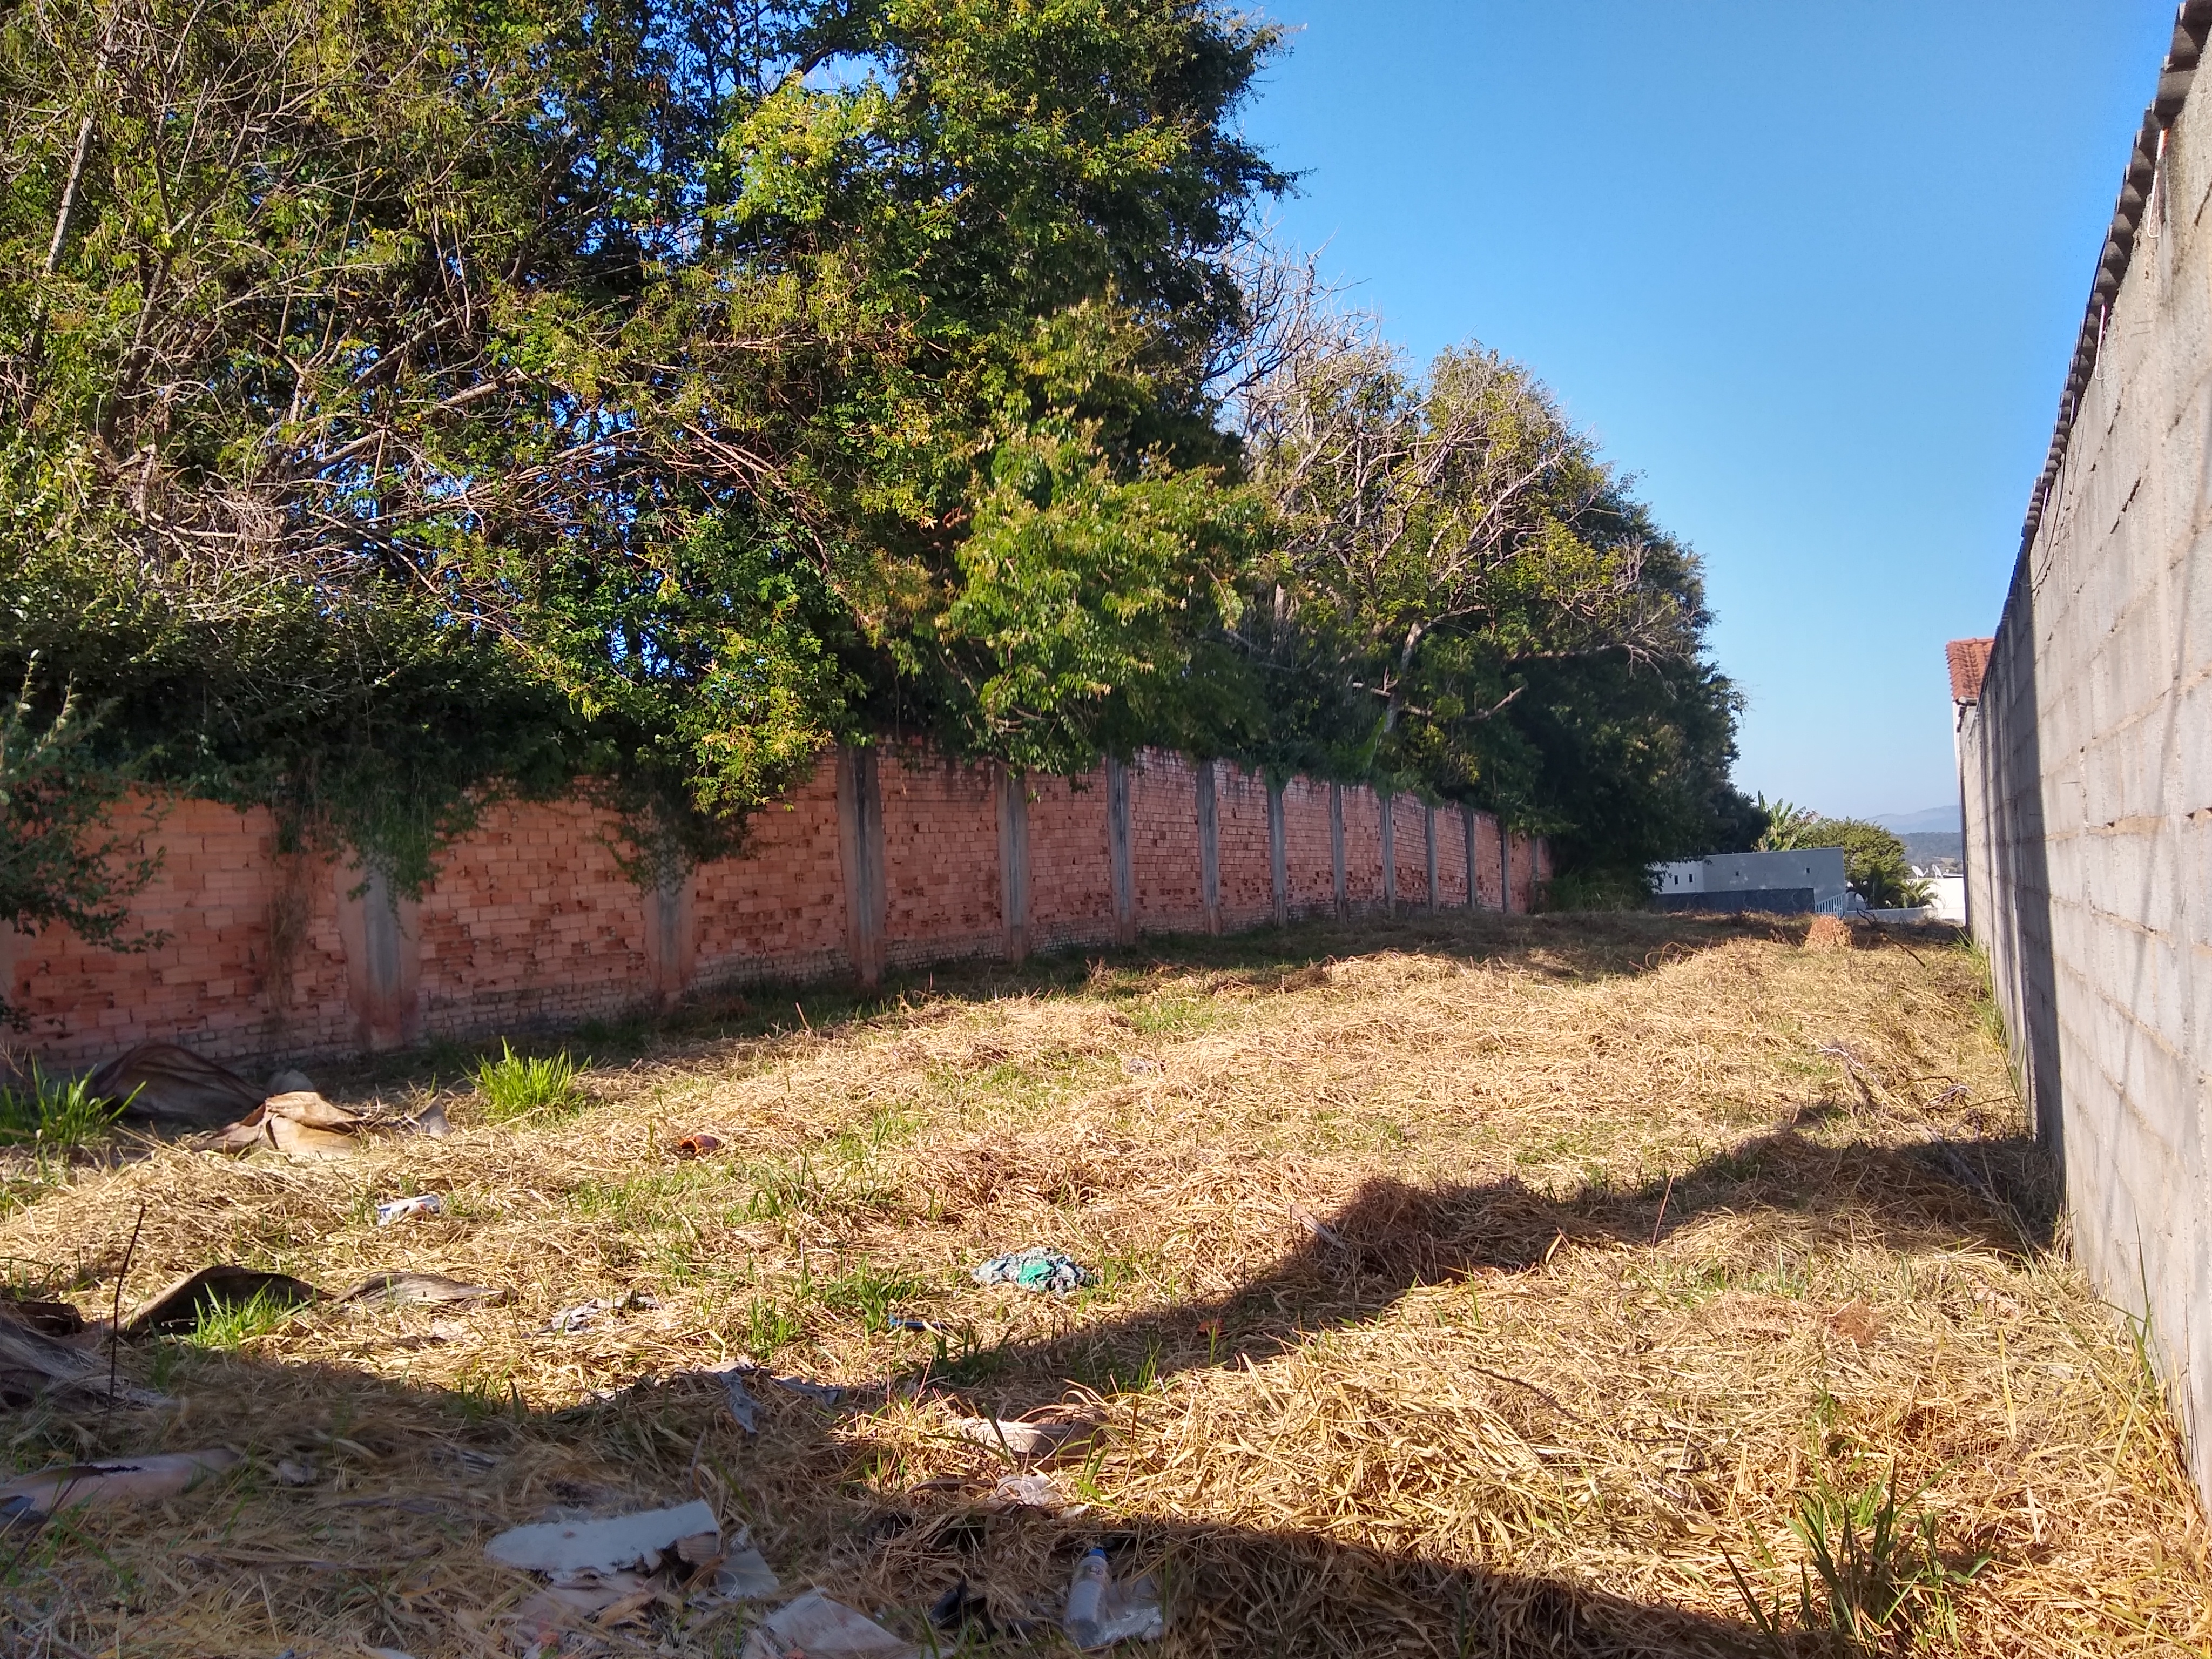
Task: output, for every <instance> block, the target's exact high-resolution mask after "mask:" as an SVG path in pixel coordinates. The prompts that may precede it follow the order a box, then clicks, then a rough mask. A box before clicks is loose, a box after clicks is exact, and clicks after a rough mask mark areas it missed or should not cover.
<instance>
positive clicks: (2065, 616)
mask: <svg viewBox="0 0 2212 1659" xmlns="http://www.w3.org/2000/svg"><path fill="white" fill-rule="evenodd" d="M2153 137H2154V138H2155V135H2153ZM2152 153H2153V154H2154V157H2155V163H2154V165H2155V172H2154V176H2153V177H2152V178H2151V179H2150V180H2149V184H2148V191H2147V192H2146V193H2145V194H2144V195H2143V196H2142V208H2141V215H2140V222H2139V224H2138V226H2137V228H2136V234H2135V238H2134V241H2133V246H2132V251H2131V252H2130V253H2129V254H2128V256H2127V258H2126V268H2125V274H2124V276H2122V277H2121V278H2120V279H2119V281H2118V287H2117V291H2114V292H2112V293H2111V294H2110V296H2109V301H2107V302H2106V308H2105V309H2104V310H2103V311H2102V312H2101V313H2093V321H2094V324H2095V328H2094V330H2093V331H2091V332H2090V333H2089V334H2088V335H2087V338H2088V339H2089V340H2090V341H2091V342H2092V343H2093V348H2094V354H2095V355H2094V358H2093V370H2091V372H2089V373H2088V374H2087V379H2086V383H2084V384H2081V385H2079V386H2078V392H2077V391H2076V390H2075V388H2072V387H2069V396H2075V397H2078V402H2077V403H2076V404H2075V406H2074V407H2072V408H2071V409H2070V410H2069V411H2068V413H2069V414H2070V417H2071V418H2070V421H2069V422H2067V423H2066V425H2065V427H2064V428H2063V432H2062V436H2063V453H2062V454H2061V456H2060V459H2059V463H2058V466H2057V472H2056V474H2055V476H2054V477H2052V478H2051V482H2050V483H2049V486H2048V488H2047V490H2045V492H2043V494H2042V496H2041V499H2040V501H2039V512H2038V513H2036V514H2035V515H2034V517H2033V520H2032V529H2031V533H2030V534H2029V536H2028V538H2027V541H2026V544H2025V545H2024V547H2023V549H2022V551H2021V557H2020V561H2019V563H2018V565H2017V567H2016V568H2015V573H2014V577H2013V581H2012V585H2011V588H2010V591H2009V592H2008V595H2007V597H2006V600H2005V604H2004V608H2003V613H2002V621H2001V623H2000V625H1999V627H1998V629H1997V632H1996V641H1995V644H1994V646H1993V647H1992V648H1991V652H1990V660H1989V666H1988V670H1987V672H1986V673H1985V675H1984V678H1983V680H1982V683H1981V685H1980V688H1979V696H1978V702H1968V703H1964V704H1962V705H1961V706H1960V708H1959V709H1958V711H1957V714H1958V729H1957V736H1958V744H1959V757H1960V781H1961V787H1962V793H1963V798H1964V801H1965V807H1966V865H1967V872H1968V915H1969V917H1970V921H1971V924H1972V928H1973V931H1974V933H1975V936H1976V937H1977V939H1978V940H1979V941H1980V942H1981V943H1982V945H1984V948H1985V949H1986V950H1987V951H1988V953H1989V956H1990V966H1991V970H1992V977H1993V981H1994V984H1995V987H1996V995H1997V999H1998V1001H1999V1003H2000V1004H2001V1006H2002V1008H2003V1011H2004V1014H2005V1019H2006V1024H2007V1029H2008V1034H2009V1036H2010V1039H2011V1041H2012V1042H2013V1045H2014V1048H2015V1058H2016V1060H2017V1062H2018V1065H2019V1067H2020V1070H2021V1075H2022V1079H2023V1081H2024V1083H2025V1085H2026V1086H2027V1091H2028V1095H2029V1099H2030V1103H2031V1106H2032V1109H2033V1114H2034V1118H2035V1122H2036V1129H2037V1133H2038V1135H2039V1138H2040V1139H2042V1140H2043V1141H2044V1143H2045V1145H2046V1146H2049V1147H2050V1148H2051V1151H2052V1152H2054V1153H2055V1154H2057V1156H2058V1158H2060V1159H2061V1160H2062V1162H2063V1169H2064V1172H2065V1184H2066V1196H2067V1202H2068V1206H2069V1211H2070V1213H2071V1218H2072V1237H2073V1242H2074V1248H2075V1251H2076V1253H2077V1254H2078V1255H2079V1256H2080V1258H2081V1261H2082V1263H2083V1265H2084V1266H2085V1267H2087V1270H2088V1272H2089V1273H2090V1274H2091V1275H2092V1277H2093V1279H2095V1281H2096V1283H2097V1285H2098V1286H2099V1287H2100V1291H2102V1292H2103V1294H2104V1295H2105V1296H2106V1297H2108V1298H2109V1299H2110V1300H2112V1302H2114V1303H2116V1304H2118V1305H2120V1306H2122V1307H2124V1308H2126V1309H2128V1310H2130V1312H2132V1313H2134V1314H2136V1315H2137V1316H2143V1317H2147V1318H2148V1321H2149V1324H2150V1330H2151V1334H2152V1341H2153V1346H2154V1353H2155V1356H2156V1358H2157V1361H2158V1364H2159V1366H2160V1370H2161V1373H2162V1375H2163V1376H2165V1378H2166V1381H2167V1383H2168V1384H2169V1386H2170V1389H2171V1392H2172V1396H2173V1398H2174V1400H2175V1402H2176V1404H2177V1407H2178V1409H2179V1415H2180V1418H2181V1420H2182V1422H2183V1425H2184V1429H2185V1433H2186V1435H2187V1437H2188V1440H2189V1443H2190V1446H2191V1457H2192V1460H2193V1464H2194V1468H2195V1472H2196V1475H2197V1482H2198V1485H2199V1487H2200V1489H2202V1490H2203V1491H2204V1492H2205V1493H2206V1495H2207V1497H2208V1498H2212V1116H2209V1115H2208V1105H2212V218H2208V216H2207V209H2208V207H2212V99H2207V98H2204V97H2203V96H2197V95H2192V96H2191V98H2190V99H2189V101H2188V102H2187V103H2185V105H2184V106H2182V107H2181V109H2180V111H2179V116H2178V118H2176V119H2175V120H2174V123H2173V125H2172V127H2171V128H2170V129H2169V130H2167V131H2166V132H2165V134H2164V135H2163V138H2162V141H2157V142H2155V143H2154V150H2153V152H2152ZM2131 187H2132V186H2131ZM2104 292H2105V290H2103V289H2100V297H2101V296H2102V295H2104ZM2099 334H2100V335H2101V340H2098V338H2097V336H2098V335H2099Z"/></svg>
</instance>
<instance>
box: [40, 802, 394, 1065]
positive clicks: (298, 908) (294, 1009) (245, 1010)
mask: <svg viewBox="0 0 2212 1659" xmlns="http://www.w3.org/2000/svg"><path fill="white" fill-rule="evenodd" d="M114 828H115V830H116V832H117V833H118V835H119V836H123V837H125V840H126V842H127V843H128V845H129V847H130V849H131V851H132V852H133V853H136V852H137V851H138V850H140V849H146V850H151V849H155V848H158V849H159V850H160V852H161V870H160V872H159V873H158V874H157V875H156V876H155V879H154V882H153V884H152V885H151V886H149V888H148V889H147V890H145V892H143V893H142V894H141V895H140V896H139V897H138V899H137V902H136V903H135V904H134V905H133V906H132V916H133V921H134V924H135V927H137V928H138V929H143V930H151V931H154V932H156V933H162V934H166V935H167V939H166V940H165V941H164V942H163V943H162V944H161V945H159V946H157V947H156V948H155V949H153V950H150V951H143V952H140V953H137V954H133V955H121V954H118V953H117V952H114V951H106V950H102V949H100V948H98V947H97V946H94V945H87V944H85V943H84V941H82V939H78V938H77V937H76V934H74V933H70V931H69V930H68V929H67V928H63V927H50V928H48V929H47V930H46V932H45V933H39V934H36V935H33V936H30V937H27V938H26V937H17V936H14V935H11V934H9V933H8V931H7V930H6V929H5V928H0V938H4V939H6V941H7V942H6V943H5V944H4V945H0V964H6V965H8V966H9V968H10V969H11V970H12V971H11V972H10V975H9V979H10V981H11V984H12V987H13V988H12V989H11V991H10V993H9V1001H10V1002H12V1003H14V1004H15V1006H16V1007H17V1008H18V1009H20V1010H21V1012H23V1014H24V1015H25V1017H26V1018H27V1020H28V1022H29V1030H28V1031H27V1033H26V1034H25V1036H27V1039H28V1042H29V1045H30V1046H31V1047H32V1048H33V1049H34V1050H36V1051H37V1052H38V1053H39V1054H41V1055H43V1056H44V1057H45V1058H46V1060H48V1061H50V1062H51V1063H52V1064H55V1065H78V1064H82V1063H86V1062H88V1061H93V1060H100V1059H102V1058H104V1057H106V1055H108V1054H112V1053H114V1052H115V1051H116V1050H118V1049H119V1048H126V1047H128V1046H129V1045H130V1044H131V1043H133V1042H140V1041H142V1040H143V1039H145V1038H147V1037H167V1038H173V1039H177V1040H179V1041H182V1042H188V1043H190V1044H191V1046H192V1047H193V1048H197V1049H201V1050H204V1051H206V1052H209V1053H223V1054H240V1053H245V1054H261V1053H267V1052H271V1051H274V1050H279V1049H282V1048H285V1047H288V1046H291V1045H294V1044H297V1045H299V1046H302V1047H306V1048H328V1047H331V1046H334V1045H341V1044H343V1043H344V1042H346V1041H347V1040H348V1037H349V1034H350V1031H351V1026H352V1015H351V1013H350V1012H349V1008H348V1006H347V1000H346V980H345V957H344V951H343V947H342V946H341V945H340V944H339V941H338V928H337V907H338V894H339V882H338V881H337V872H334V871H333V870H332V869H331V866H329V865H328V864H327V863H325V862H323V861H321V860H310V859H304V858H285V859H279V858H278V857H277V854H276V827H275V825H274V824H273V823H271V821H270V817H269V815H268V814H267V813H266V812H263V811H249V812H240V811H234V809H232V808H230V807H227V806H220V805H216V803H214V802H212V801H204V800H175V799H155V800H148V799H134V800H133V801H131V803H130V804H129V805H126V806H125V807H124V808H123V809H121V810H120V811H118V813H117V814H116V817H115V819H114ZM272 940H276V941H279V942H283V943H285V944H287V945H289V949H288V951H287V955H288V957H289V961H287V962H285V963H278V962H276V960H275V953H274V951H272V949H271V941H272Z"/></svg>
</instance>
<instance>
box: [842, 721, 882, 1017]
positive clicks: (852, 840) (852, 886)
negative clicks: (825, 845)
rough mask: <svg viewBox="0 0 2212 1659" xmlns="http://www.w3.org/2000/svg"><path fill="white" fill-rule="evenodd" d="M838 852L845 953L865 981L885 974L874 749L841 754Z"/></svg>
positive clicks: (879, 814)
mask: <svg viewBox="0 0 2212 1659" xmlns="http://www.w3.org/2000/svg"><path fill="white" fill-rule="evenodd" d="M837 856H838V862H839V864H840V866H842V870H843V873H844V878H845V953H846V956H847V957H848V959H849V960H850V961H851V963H852V964H853V971H854V973H855V974H857V975H859V976H860V983H861V984H863V985H879V984H881V983H882V982H883V977H884V910H885V894H884V797H883V786H882V782H881V781H880V779H879V778H878V775H877V771H876V751H875V750H872V749H857V748H849V747H848V748H846V749H842V750H839V751H838V755H837Z"/></svg>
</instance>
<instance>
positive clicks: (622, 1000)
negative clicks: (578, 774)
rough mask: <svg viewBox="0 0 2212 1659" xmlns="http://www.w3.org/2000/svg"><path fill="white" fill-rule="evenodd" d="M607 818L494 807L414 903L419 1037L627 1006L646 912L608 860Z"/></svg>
mask: <svg viewBox="0 0 2212 1659" xmlns="http://www.w3.org/2000/svg"><path fill="white" fill-rule="evenodd" d="M618 828H619V823H618V820H617V818H616V817H615V815H614V814H613V813H612V812H610V811H605V809H604V808H598V807H592V806H586V805H579V804H577V803H574V802H562V803H560V804H559V805H542V804H537V803H524V804H513V805H499V806H495V807H493V808H492V809H491V810H490V811H487V812H486V813H485V814H484V815H483V821H482V822H481V823H478V824H477V828H476V830H475V832H474V833H473V834H471V836H469V837H468V838H467V839H466V840H465V841H463V842H460V843H459V844H458V845H457V846H455V847H453V848H450V849H448V851H447V854H446V855H445V856H444V857H443V858H442V859H441V860H439V866H438V877H437V879H436V881H435V882H434V883H433V884H431V886H430V887H429V889H428V890H427V891H426V892H425V893H424V894H423V895H422V909H421V912H420V922H419V927H420V929H421V937H422V947H421V963H422V968H421V974H422V978H421V997H422V1013H421V1019H422V1030H423V1032H424V1034H425V1035H428V1036H466V1035H469V1034H471V1033H473V1032H476V1031H480V1030H485V1029H486V1028H487V1027H489V1029H492V1030H501V1029H513V1028H516V1027H521V1026H530V1025H550V1024H565V1023H574V1021H577V1020H580V1019H587V1018H592V1016H594V1015H599V1014H605V1013H608V1012H612V1011H615V1010H617V1009H621V1008H623V1007H626V1006H630V1005H632V1004H635V1002H636V1001H638V1000H639V999H640V997H641V995H642V994H644V992H643V988H642V987H645V986H646V985H647V982H648V981H649V979H650V969H649V968H648V966H647V962H646V956H645V911H644V907H643V905H642V904H641V902H640V897H639V894H638V890H637V888H636V886H635V884H633V883H632V882H631V881H630V879H629V877H627V876H625V875H624V874H623V872H622V870H621V868H620V866H618V865H617V863H616V861H615V854H614V850H613V846H612V845H611V843H613V842H615V838H616V836H617V830H618Z"/></svg>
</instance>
